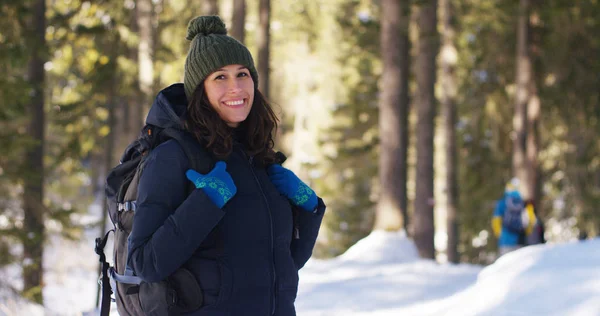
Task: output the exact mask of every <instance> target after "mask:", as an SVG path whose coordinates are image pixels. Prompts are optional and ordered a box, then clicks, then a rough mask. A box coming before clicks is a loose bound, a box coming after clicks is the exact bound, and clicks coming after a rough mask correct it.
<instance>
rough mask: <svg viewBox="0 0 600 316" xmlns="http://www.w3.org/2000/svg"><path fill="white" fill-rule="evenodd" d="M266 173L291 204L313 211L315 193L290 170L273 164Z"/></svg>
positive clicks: (315, 200)
mask: <svg viewBox="0 0 600 316" xmlns="http://www.w3.org/2000/svg"><path fill="white" fill-rule="evenodd" d="M267 173H268V174H269V178H270V179H271V182H273V184H274V185H275V187H276V188H277V190H278V191H279V193H281V194H283V195H284V196H286V197H287V198H288V199H289V200H290V201H291V202H292V204H294V205H296V206H298V207H300V208H302V209H303V210H305V211H308V212H313V211H314V210H315V209H316V207H317V195H316V194H315V192H314V191H313V190H312V189H311V188H309V187H308V186H307V185H306V184H305V183H304V182H302V181H301V180H300V179H299V178H298V177H297V176H296V175H295V174H294V173H293V172H292V171H291V170H289V169H286V168H284V167H282V166H281V165H278V164H273V165H271V166H269V168H268V169H267Z"/></svg>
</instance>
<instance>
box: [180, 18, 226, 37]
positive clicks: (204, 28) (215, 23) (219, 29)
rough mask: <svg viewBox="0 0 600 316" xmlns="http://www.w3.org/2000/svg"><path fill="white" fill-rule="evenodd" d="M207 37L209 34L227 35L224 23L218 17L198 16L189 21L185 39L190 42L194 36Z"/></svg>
mask: <svg viewBox="0 0 600 316" xmlns="http://www.w3.org/2000/svg"><path fill="white" fill-rule="evenodd" d="M198 34H200V35H203V36H207V35H210V34H220V35H227V29H226V28H225V23H223V21H221V19H220V18H219V17H218V16H199V17H196V18H194V19H192V20H191V21H190V23H189V24H188V29H187V36H186V39H187V40H188V41H191V40H193V39H194V37H196V35H198Z"/></svg>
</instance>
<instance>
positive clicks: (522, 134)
mask: <svg viewBox="0 0 600 316" xmlns="http://www.w3.org/2000/svg"><path fill="white" fill-rule="evenodd" d="M532 75H533V73H532V65H531V57H530V55H529V0H520V2H519V17H518V25H517V64H516V95H515V112H514V117H513V129H514V135H513V156H512V165H513V173H514V175H515V176H516V177H517V178H518V179H519V180H520V187H519V189H520V191H521V194H522V195H523V198H525V199H531V198H532V192H530V191H529V187H528V186H527V185H526V183H527V182H528V181H527V180H528V163H527V156H526V155H527V104H528V103H529V100H530V97H531V95H530V91H529V89H530V84H531V80H532Z"/></svg>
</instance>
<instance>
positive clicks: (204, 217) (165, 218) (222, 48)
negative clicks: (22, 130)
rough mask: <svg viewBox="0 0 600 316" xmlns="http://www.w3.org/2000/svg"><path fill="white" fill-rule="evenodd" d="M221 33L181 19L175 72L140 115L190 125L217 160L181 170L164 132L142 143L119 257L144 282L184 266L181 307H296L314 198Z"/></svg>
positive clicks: (264, 311) (212, 21) (211, 20)
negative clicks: (276, 143) (183, 45)
mask: <svg viewBox="0 0 600 316" xmlns="http://www.w3.org/2000/svg"><path fill="white" fill-rule="evenodd" d="M226 34H227V32H226V29H225V25H224V24H223V22H222V21H221V20H220V19H219V18H218V17H216V16H212V17H206V16H204V17H198V18H195V19H193V20H192V21H190V24H189V26H188V36H187V39H188V40H191V46H190V50H189V53H188V56H187V59H186V63H185V74H184V83H183V85H181V84H178V85H173V86H171V87H169V88H167V89H165V90H163V91H161V93H159V95H158V96H157V98H156V101H155V103H154V105H153V106H152V109H151V110H150V113H149V114H148V119H147V122H148V123H153V122H156V123H160V124H162V126H165V125H171V126H175V127H179V128H181V129H185V130H187V131H189V132H190V133H191V134H192V135H193V136H194V137H195V138H196V139H197V140H198V142H199V143H200V144H202V146H203V147H204V148H206V150H207V151H208V152H209V153H210V154H211V155H212V156H213V157H215V159H216V160H217V161H218V162H217V163H216V164H215V167H214V168H213V169H212V171H210V172H209V173H207V174H200V173H199V172H197V171H196V170H191V169H189V165H190V163H189V161H188V159H187V158H186V155H185V153H184V152H183V150H182V148H181V147H180V146H179V145H178V144H177V142H175V141H167V142H165V143H163V144H161V145H159V146H158V147H157V148H156V149H154V150H153V151H152V152H151V153H150V154H149V156H148V158H147V159H146V161H147V162H146V165H145V167H144V172H143V173H142V176H141V177H140V182H139V187H138V199H137V210H136V213H135V217H134V222H133V230H132V232H131V235H130V237H129V254H128V261H127V262H128V266H129V267H130V268H131V269H132V270H133V271H134V273H135V274H136V275H137V276H139V277H141V278H142V279H143V280H144V281H146V282H158V281H161V280H164V279H165V278H167V277H168V276H170V275H171V274H173V273H174V272H175V271H176V270H178V269H179V268H181V267H183V268H185V269H186V270H187V271H190V272H191V275H193V279H194V281H197V282H198V284H199V285H200V288H201V292H202V295H201V296H202V297H200V298H198V299H199V300H201V301H202V304H201V305H202V306H201V307H200V308H199V309H197V310H195V311H193V312H191V313H189V314H190V315H281V316H288V315H295V309H294V300H295V298H296V293H297V289H298V270H299V269H300V268H302V266H303V265H304V264H305V263H306V261H307V260H308V258H309V257H310V256H311V253H312V249H313V247H314V244H315V240H316V238H317V234H318V231H319V227H320V225H321V220H322V218H323V213H324V211H325V205H324V204H323V202H322V200H321V199H320V198H318V197H317V196H316V195H315V193H314V192H313V191H312V190H311V189H310V188H309V187H308V186H306V184H304V183H303V182H302V181H301V180H300V179H298V177H296V175H294V173H293V172H292V171H290V170H288V169H285V168H284V167H282V166H281V165H280V164H279V160H278V156H277V155H276V154H275V152H274V151H273V134H274V131H275V129H276V127H277V124H276V117H275V115H274V113H273V111H272V110H271V108H270V106H269V104H268V103H267V102H266V101H265V99H264V98H263V97H262V95H261V94H260V92H259V91H258V89H257V86H258V74H257V72H256V69H255V67H254V62H253V59H252V56H251V55H250V52H249V51H248V49H247V48H246V47H245V46H243V45H242V44H241V43H239V42H238V41H236V40H235V39H233V38H231V37H229V36H227V35H226ZM186 100H189V102H187V101H186ZM185 107H187V111H186V110H185V109H184V108H185ZM184 112H186V113H185V114H184ZM180 118H181V120H180ZM165 122H166V123H165ZM190 181H191V183H193V185H194V186H195V189H194V190H192V192H191V193H190V194H189V195H188V190H187V188H188V185H189V183H190ZM190 278H191V277H190ZM179 294H185V293H179Z"/></svg>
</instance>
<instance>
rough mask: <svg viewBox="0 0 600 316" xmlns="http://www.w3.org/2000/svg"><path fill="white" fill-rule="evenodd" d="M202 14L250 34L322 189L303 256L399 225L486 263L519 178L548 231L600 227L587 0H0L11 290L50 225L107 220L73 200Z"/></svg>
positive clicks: (3, 184)
mask: <svg viewBox="0 0 600 316" xmlns="http://www.w3.org/2000/svg"><path fill="white" fill-rule="evenodd" d="M202 14H205V15H206V14H218V15H220V16H222V18H223V19H224V20H225V22H226V24H227V26H228V28H229V31H230V34H231V35H232V36H234V37H236V38H237V39H239V40H240V41H242V42H244V43H245V44H246V45H247V46H248V47H249V48H250V50H251V51H252V53H253V55H254V57H255V62H256V64H257V67H258V71H259V74H260V89H261V91H262V92H263V93H264V94H265V95H266V96H267V97H268V99H269V100H271V102H272V103H273V104H274V105H275V108H276V111H277V113H278V114H279V116H280V118H281V129H280V131H279V132H278V136H279V137H278V141H277V148H278V149H279V150H282V151H284V152H285V153H287V154H288V156H289V161H288V162H287V163H286V165H287V166H288V167H289V168H291V169H293V170H294V171H296V172H297V173H298V174H299V175H300V176H301V178H303V179H305V180H306V181H307V182H308V183H309V184H310V185H311V186H312V187H313V188H314V189H315V190H316V191H317V192H318V193H319V194H320V195H321V196H322V197H323V198H324V200H325V201H327V205H328V211H327V216H326V217H325V222H324V227H323V230H322V232H321V234H320V238H319V240H318V245H317V248H316V250H315V254H314V255H315V256H316V257H320V258H323V257H333V256H337V255H339V254H341V253H343V252H344V251H345V250H346V249H348V247H350V246H351V245H353V244H354V243H355V242H356V241H357V240H359V239H361V238H363V237H364V236H366V235H368V234H369V233H370V232H371V231H373V230H377V229H384V230H402V229H404V230H405V231H406V232H407V234H408V236H409V237H411V238H412V239H414V241H415V244H416V246H417V249H418V252H419V254H420V256H421V257H423V258H436V259H437V260H438V261H441V262H445V261H450V262H471V263H479V264H488V263H491V262H492V261H493V260H494V258H495V251H496V242H495V239H494V236H493V234H492V233H491V226H490V220H491V216H492V212H493V209H494V206H495V202H496V200H497V199H499V198H500V197H501V196H502V193H503V191H504V188H505V184H506V183H507V181H509V180H510V179H512V178H514V177H516V178H518V179H519V180H520V184H521V186H520V190H521V192H522V194H523V195H524V197H525V198H527V199H532V200H533V201H535V203H536V205H537V209H538V214H539V217H540V218H541V220H543V222H544V223H545V224H546V238H547V239H548V240H549V241H550V242H562V241H567V240H572V239H576V238H578V237H583V236H586V235H587V236H590V237H593V236H597V235H598V234H599V233H600V209H598V207H597V205H599V202H600V137H599V136H600V122H599V119H600V58H599V57H600V37H598V36H597V34H600V3H599V1H598V0H546V1H541V0H503V1H502V0H486V1H479V0H462V1H457V0H439V1H434V0H412V1H408V0H405V1H402V0H379V1H377V0H277V1H270V0H220V1H216V0H210V1H208V0H207V1H192V0H125V1H107V0H94V1H80V0H3V1H2V2H1V3H0V72H1V73H2V76H0V135H1V138H0V269H1V268H3V267H9V266H13V267H14V266H15V265H16V266H19V267H21V268H22V276H23V284H22V287H17V288H14V290H15V291H17V292H20V293H21V294H22V295H23V296H25V297H27V298H29V299H32V300H34V301H36V302H39V303H42V302H43V296H42V289H43V286H44V281H43V280H44V271H43V253H44V246H45V245H46V242H47V240H48V239H49V237H50V236H51V235H62V236H64V237H67V238H71V239H79V238H81V235H82V232H83V231H84V230H85V229H97V231H98V236H100V235H101V234H103V232H104V231H106V230H107V229H108V227H109V226H110V225H111V224H110V222H109V221H107V219H106V216H105V217H104V219H103V220H100V221H99V222H97V223H93V224H85V225H84V224H82V221H81V218H82V217H84V216H85V215H86V213H87V212H88V207H89V205H90V204H91V203H92V202H93V201H95V200H97V199H101V198H102V195H103V193H104V192H103V185H104V179H105V177H106V173H107V170H109V169H110V168H112V167H113V166H115V165H116V164H117V163H118V160H119V157H120V155H121V153H122V152H123V150H124V148H125V146H126V145H127V144H128V143H129V142H130V141H132V140H133V139H135V138H136V137H137V135H138V133H139V131H140V129H141V127H142V125H143V120H144V118H145V115H146V113H147V110H148V109H149V107H150V105H151V103H152V99H153V97H154V96H155V95H156V93H158V91H160V89H162V88H164V87H167V86H169V85H170V84H172V83H175V82H181V81H182V74H183V64H184V60H185V55H186V53H187V49H188V45H189V43H188V41H186V40H185V33H186V27H187V22H188V21H189V20H190V19H191V18H193V17H195V16H197V15H202ZM90 225H91V226H90ZM92 246H93V245H90V247H92ZM90 260H95V259H94V258H90ZM0 282H2V281H0Z"/></svg>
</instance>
